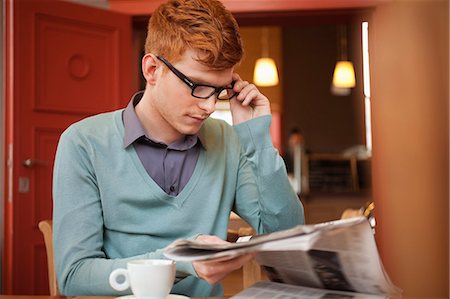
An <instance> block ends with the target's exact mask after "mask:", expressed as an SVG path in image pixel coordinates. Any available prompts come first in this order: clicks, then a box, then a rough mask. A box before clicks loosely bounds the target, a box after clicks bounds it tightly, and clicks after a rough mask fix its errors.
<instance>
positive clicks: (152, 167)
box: [122, 91, 205, 196]
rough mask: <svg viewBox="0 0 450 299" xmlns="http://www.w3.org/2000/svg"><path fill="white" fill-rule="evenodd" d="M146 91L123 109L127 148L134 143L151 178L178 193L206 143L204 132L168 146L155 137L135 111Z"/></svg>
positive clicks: (170, 190)
mask: <svg viewBox="0 0 450 299" xmlns="http://www.w3.org/2000/svg"><path fill="white" fill-rule="evenodd" d="M143 94H144V93H143V92H142V91H141V92H138V93H136V94H135V95H134V96H133V97H132V99H131V101H130V103H129V104H128V106H127V107H126V108H125V110H124V112H123V115H122V119H123V124H124V127H125V136H124V139H123V147H124V148H127V147H129V146H134V148H135V150H136V153H137V155H138V157H139V159H140V160H141V162H142V165H143V166H144V168H145V170H146V171H147V173H148V174H149V175H150V177H151V178H152V179H153V180H154V181H155V182H156V183H157V184H158V185H159V186H160V187H161V189H163V190H164V191H165V192H166V193H167V194H169V195H171V196H177V195H178V194H179V193H180V192H181V191H182V190H183V188H184V186H186V184H187V182H188V181H189V179H190V178H191V176H192V173H193V172H194V169H195V165H196V164H197V159H198V156H199V154H200V149H201V148H202V147H203V148H204V146H203V144H205V143H204V142H202V140H201V139H202V136H200V135H186V136H184V137H183V138H182V139H179V140H176V141H175V142H173V143H171V144H168V145H167V144H164V143H161V142H157V141H154V140H152V138H151V136H148V134H146V132H145V130H144V128H143V126H142V124H141V122H140V121H139V118H138V117H137V115H136V111H135V110H134V107H135V106H136V105H137V104H138V103H139V101H140V100H141V99H142V96H143Z"/></svg>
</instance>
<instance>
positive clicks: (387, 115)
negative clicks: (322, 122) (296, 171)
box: [369, 1, 449, 298]
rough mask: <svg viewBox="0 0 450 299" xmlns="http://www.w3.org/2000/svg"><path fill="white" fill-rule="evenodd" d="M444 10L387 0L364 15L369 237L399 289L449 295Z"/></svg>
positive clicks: (442, 5) (443, 4)
mask: <svg viewBox="0 0 450 299" xmlns="http://www.w3.org/2000/svg"><path fill="white" fill-rule="evenodd" d="M448 14H449V7H448V1H395V2H390V3H386V4H383V5H379V6H378V7H377V9H376V11H375V13H374V14H373V19H372V20H371V22H370V23H369V26H370V27H369V34H370V51H371V65H372V111H373V114H372V116H373V160H372V161H373V163H372V165H373V195H374V200H375V203H376V210H375V211H376V217H377V235H376V237H377V242H378V245H379V249H380V254H381V257H382V259H383V261H384V264H385V267H386V269H387V271H388V273H389V274H390V276H391V278H392V280H393V281H394V283H396V284H397V285H398V286H400V287H401V288H403V289H404V296H405V297H415V298H421V297H422V298H431V297H439V298H448V295H449V290H448V288H449V274H448V271H449V268H448V266H449V260H448V255H449V245H448V241H449V222H448V216H449V215H448V213H449V202H448V200H449V169H448V165H449V117H448V116H449V92H448V88H449V75H448V62H449V60H448V55H449V52H448V51H449V47H448V42H449V29H448Z"/></svg>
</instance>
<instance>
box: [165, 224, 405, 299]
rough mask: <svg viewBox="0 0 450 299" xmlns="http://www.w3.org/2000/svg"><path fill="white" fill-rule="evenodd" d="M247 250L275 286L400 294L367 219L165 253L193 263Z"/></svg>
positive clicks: (186, 244) (185, 243) (187, 245)
mask: <svg viewBox="0 0 450 299" xmlns="http://www.w3.org/2000/svg"><path fill="white" fill-rule="evenodd" d="M246 252H256V253H257V254H256V260H257V262H258V263H259V264H260V265H261V267H262V269H263V270H264V271H265V272H266V273H267V276H268V277H269V279H270V280H271V281H273V282H278V283H283V284H285V285H296V286H304V287H311V288H318V289H329V290H337V291H346V292H359V293H367V294H388V295H398V294H400V293H401V290H400V289H398V288H397V287H396V286H395V285H394V284H392V282H391V281H390V279H389V276H388V275H387V273H386V272H385V271H384V268H383V265H382V263H381V260H380V258H379V255H378V251H377V247H376V244H375V239H374V236H373V233H372V229H371V227H370V225H369V223H368V221H367V219H366V218H364V217H357V218H351V219H343V220H336V221H331V222H325V223H320V224H315V225H302V226H297V227H294V228H292V229H289V230H285V231H281V232H275V233H271V234H267V235H261V236H255V237H252V238H251V239H250V240H249V241H247V242H239V243H229V244H206V243H202V242H198V241H195V240H194V241H190V240H179V241H175V242H174V243H172V244H171V245H169V246H168V247H167V248H166V250H165V255H166V256H167V257H168V258H171V259H174V260H178V261H194V260H206V259H211V258H214V259H216V258H223V259H226V258H230V257H233V256H236V255H239V254H243V253H246Z"/></svg>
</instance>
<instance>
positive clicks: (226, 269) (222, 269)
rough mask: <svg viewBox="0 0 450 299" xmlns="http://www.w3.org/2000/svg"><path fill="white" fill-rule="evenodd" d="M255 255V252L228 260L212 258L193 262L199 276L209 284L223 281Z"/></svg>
mask: <svg viewBox="0 0 450 299" xmlns="http://www.w3.org/2000/svg"><path fill="white" fill-rule="evenodd" d="M253 257H254V254H245V255H240V256H238V257H235V258H232V259H228V260H211V261H202V262H193V263H192V264H193V266H194V268H195V271H196V272H197V274H198V276H199V277H200V278H202V279H204V280H206V281H207V282H208V283H209V284H214V283H217V282H219V281H221V280H222V279H223V278H224V277H225V276H227V275H228V274H229V273H230V272H232V271H234V270H237V269H239V268H240V267H242V265H243V264H245V263H247V262H248V261H250V260H251V259H252V258H253Z"/></svg>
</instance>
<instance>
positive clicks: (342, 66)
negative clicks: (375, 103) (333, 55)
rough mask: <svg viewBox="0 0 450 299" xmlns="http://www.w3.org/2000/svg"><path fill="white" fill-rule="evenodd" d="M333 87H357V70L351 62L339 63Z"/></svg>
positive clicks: (334, 75)
mask: <svg viewBox="0 0 450 299" xmlns="http://www.w3.org/2000/svg"><path fill="white" fill-rule="evenodd" d="M333 86H334V87H337V88H352V87H355V70H354V68H353V63H352V62H351V61H342V60H341V61H338V62H336V67H335V68H334V74H333Z"/></svg>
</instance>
